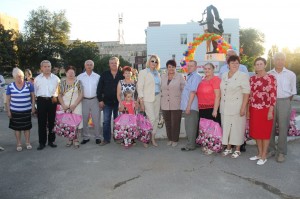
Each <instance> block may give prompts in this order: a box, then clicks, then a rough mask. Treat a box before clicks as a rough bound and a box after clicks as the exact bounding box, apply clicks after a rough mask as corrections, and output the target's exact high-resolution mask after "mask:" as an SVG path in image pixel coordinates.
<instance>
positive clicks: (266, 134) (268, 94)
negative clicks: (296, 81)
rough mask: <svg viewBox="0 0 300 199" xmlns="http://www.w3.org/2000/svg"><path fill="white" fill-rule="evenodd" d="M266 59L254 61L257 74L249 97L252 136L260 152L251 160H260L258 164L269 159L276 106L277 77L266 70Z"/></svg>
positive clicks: (252, 80)
mask: <svg viewBox="0 0 300 199" xmlns="http://www.w3.org/2000/svg"><path fill="white" fill-rule="evenodd" d="M266 63H267V62H266V60H265V59H264V58H261V57H259V58H257V59H255V61H254V69H255V72H256V75H255V76H252V77H251V78H250V87H251V93H250V98H249V113H250V123H249V124H250V136H251V137H252V138H253V139H255V140H256V143H257V148H258V154H257V155H256V156H253V157H251V158H250V160H258V161H257V164H258V165H263V164H265V163H266V161H267V158H266V156H267V150H268V147H269V143H270V137H271V131H272V125H273V118H274V110H273V109H274V106H275V103H276V96H277V93H276V87H277V86H276V79H275V77H274V76H273V75H271V74H268V73H267V72H266V70H265V68H266Z"/></svg>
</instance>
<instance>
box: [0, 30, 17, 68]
mask: <svg viewBox="0 0 300 199" xmlns="http://www.w3.org/2000/svg"><path fill="white" fill-rule="evenodd" d="M17 37H18V33H17V32H15V31H14V30H5V29H4V27H3V25H1V24H0V66H1V70H2V71H5V72H11V71H12V68H13V67H16V66H18V56H17V50H18V48H17V42H16V40H17Z"/></svg>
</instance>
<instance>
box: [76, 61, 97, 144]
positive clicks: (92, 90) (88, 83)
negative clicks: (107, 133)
mask: <svg viewBox="0 0 300 199" xmlns="http://www.w3.org/2000/svg"><path fill="white" fill-rule="evenodd" d="M84 68H85V72H83V73H81V74H80V75H78V77H77V79H78V80H80V81H81V83H82V86H83V100H82V119H83V131H82V138H83V140H82V141H81V144H86V143H87V142H89V141H90V134H89V130H90V129H89V128H88V118H89V114H90V113H91V115H92V120H93V122H94V125H95V126H94V129H93V130H94V135H95V139H96V144H100V143H101V135H100V109H99V101H98V99H97V93H96V90H97V85H98V82H99V79H100V75H98V74H97V73H95V72H93V69H94V62H93V61H92V60H86V61H85V63H84Z"/></svg>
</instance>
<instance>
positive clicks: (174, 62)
mask: <svg viewBox="0 0 300 199" xmlns="http://www.w3.org/2000/svg"><path fill="white" fill-rule="evenodd" d="M168 65H171V66H175V67H176V66H177V64H176V61H175V60H173V59H170V60H168V61H167V63H166V67H167V68H168Z"/></svg>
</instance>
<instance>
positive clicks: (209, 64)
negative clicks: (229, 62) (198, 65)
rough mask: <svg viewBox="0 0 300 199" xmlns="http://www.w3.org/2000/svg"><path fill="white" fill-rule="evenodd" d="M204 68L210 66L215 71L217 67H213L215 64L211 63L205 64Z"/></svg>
mask: <svg viewBox="0 0 300 199" xmlns="http://www.w3.org/2000/svg"><path fill="white" fill-rule="evenodd" d="M204 66H210V67H211V68H212V69H213V70H215V65H213V64H212V63H210V62H208V63H206V64H204Z"/></svg>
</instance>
